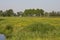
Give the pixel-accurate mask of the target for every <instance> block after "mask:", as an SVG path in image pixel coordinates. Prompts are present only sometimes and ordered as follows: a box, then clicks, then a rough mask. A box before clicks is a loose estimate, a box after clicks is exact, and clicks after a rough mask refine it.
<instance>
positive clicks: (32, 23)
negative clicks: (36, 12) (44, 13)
mask: <svg viewBox="0 0 60 40" xmlns="http://www.w3.org/2000/svg"><path fill="white" fill-rule="evenodd" d="M0 34H4V35H5V36H6V39H7V40H60V18H52V17H50V18H48V17H0Z"/></svg>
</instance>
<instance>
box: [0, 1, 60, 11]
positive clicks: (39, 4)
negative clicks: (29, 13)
mask: <svg viewBox="0 0 60 40" xmlns="http://www.w3.org/2000/svg"><path fill="white" fill-rule="evenodd" d="M30 8H31V9H33V8H35V9H37V8H39V9H44V10H45V11H53V10H54V11H60V0H0V10H7V9H13V10H14V11H15V12H17V11H24V10H25V9H30Z"/></svg>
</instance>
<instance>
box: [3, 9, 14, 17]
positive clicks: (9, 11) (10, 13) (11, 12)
mask: <svg viewBox="0 0 60 40" xmlns="http://www.w3.org/2000/svg"><path fill="white" fill-rule="evenodd" d="M4 14H5V16H14V12H13V10H12V9H9V10H6V11H5V12H4Z"/></svg>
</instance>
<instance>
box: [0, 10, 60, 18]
mask: <svg viewBox="0 0 60 40" xmlns="http://www.w3.org/2000/svg"><path fill="white" fill-rule="evenodd" d="M0 16H1V17H12V16H15V17H27V16H29V17H33V16H37V17H45V16H46V17H50V16H51V17H55V16H58V17H59V16H60V11H58V12H56V11H52V12H45V11H44V10H43V9H25V10H24V12H23V11H19V12H17V13H14V11H13V9H9V10H6V11H2V10H0Z"/></svg>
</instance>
